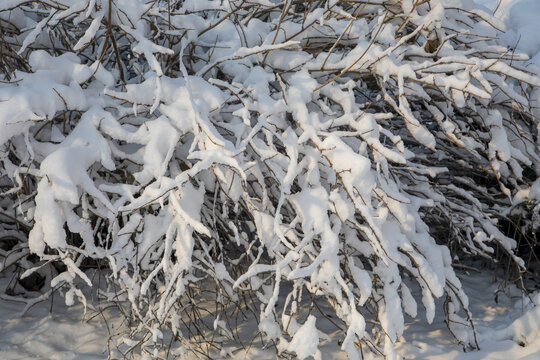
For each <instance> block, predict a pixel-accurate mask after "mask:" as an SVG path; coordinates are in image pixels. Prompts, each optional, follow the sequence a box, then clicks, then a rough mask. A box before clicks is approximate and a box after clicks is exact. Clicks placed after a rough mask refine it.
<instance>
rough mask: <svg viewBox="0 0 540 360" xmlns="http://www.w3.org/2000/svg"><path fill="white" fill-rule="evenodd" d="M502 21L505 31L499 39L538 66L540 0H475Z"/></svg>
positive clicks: (539, 58) (539, 59) (539, 56)
mask: <svg viewBox="0 0 540 360" xmlns="http://www.w3.org/2000/svg"><path fill="white" fill-rule="evenodd" d="M475 2H476V3H478V4H480V5H482V6H485V7H487V8H488V9H489V10H491V11H492V12H494V14H495V16H497V17H498V18H499V19H501V20H502V21H504V24H505V26H506V33H505V34H501V39H502V40H503V41H504V42H506V43H507V44H508V45H509V46H512V47H517V49H519V50H521V51H523V52H525V53H526V54H527V55H529V57H530V58H531V59H533V61H535V62H536V64H537V65H538V66H540V36H539V34H540V21H538V19H539V17H540V1H538V0H475Z"/></svg>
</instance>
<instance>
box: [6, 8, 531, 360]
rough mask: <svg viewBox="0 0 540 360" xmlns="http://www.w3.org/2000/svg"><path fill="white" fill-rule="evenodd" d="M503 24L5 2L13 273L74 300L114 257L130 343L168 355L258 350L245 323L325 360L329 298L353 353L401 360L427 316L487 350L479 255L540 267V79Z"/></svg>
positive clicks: (463, 15) (464, 18) (379, 13)
mask: <svg viewBox="0 0 540 360" xmlns="http://www.w3.org/2000/svg"><path fill="white" fill-rule="evenodd" d="M501 26H502V25H500V24H499V23H498V22H497V21H496V20H495V19H493V18H491V17H490V16H489V15H488V14H486V13H484V12H482V11H479V10H477V9H476V8H475V6H474V3H473V2H472V1H460V0H426V1H420V0H417V1H413V0H393V1H384V2H379V3H377V2H369V1H333V0H332V1H320V2H315V1H309V2H302V1H290V0H287V1H276V0H258V1H250V2H245V1H239V0H231V1H217V0H208V1H194V0H193V1H188V0H186V1H174V0H171V1H152V2H148V1H143V0H129V1H128V0H69V1H68V0H63V1H54V2H53V1H38V2H27V1H20V0H8V1H3V2H2V3H1V4H0V27H1V29H0V32H1V34H2V37H1V38H0V39H1V45H0V46H1V48H0V50H1V54H2V56H1V58H0V71H1V72H2V78H1V79H0V80H1V81H0V191H1V198H0V219H1V220H2V222H1V225H0V239H1V240H2V243H0V245H2V246H1V247H0V248H1V250H0V260H2V263H0V270H4V269H11V271H15V269H14V268H15V266H17V269H18V270H17V271H19V270H20V269H22V271H24V273H23V274H22V277H23V278H28V277H30V276H36V274H38V275H39V276H42V277H44V278H45V279H46V283H47V285H46V287H48V288H49V289H50V290H56V289H58V288H62V289H63V291H64V292H65V297H66V302H67V303H68V304H71V303H72V302H73V297H74V296H77V297H78V298H79V299H80V300H81V301H84V295H83V292H82V291H81V288H83V287H84V286H87V285H88V286H94V287H95V286H98V285H97V284H95V283H93V282H92V279H91V270H89V268H93V267H94V268H95V267H96V266H99V267H100V268H101V267H103V268H104V269H106V270H107V271H108V276H107V279H108V285H107V288H106V289H105V288H100V289H99V293H100V295H101V296H103V297H104V298H105V299H107V300H115V301H120V304H121V306H123V307H124V311H125V312H126V314H127V315H128V317H129V318H131V319H132V320H133V321H132V322H131V332H130V333H129V336H128V335H126V336H124V337H122V338H120V339H118V340H117V341H118V343H117V344H118V346H120V345H121V344H122V343H123V344H124V345H125V346H127V348H128V350H130V351H131V350H133V349H134V348H135V347H136V346H139V347H140V349H142V351H144V352H148V353H150V354H152V356H156V357H157V356H158V354H159V353H160V352H161V351H163V352H165V351H167V348H168V344H167V343H166V342H165V341H164V339H165V337H167V336H169V335H170V334H172V335H173V336H174V338H175V339H176V340H177V345H176V346H177V347H178V346H182V347H184V348H185V349H188V350H191V351H195V352H197V351H203V352H204V353H205V354H207V355H208V356H210V355H209V354H210V352H211V351H214V348H215V347H217V348H219V347H221V346H223V344H225V343H226V342H227V341H229V342H233V341H236V340H237V336H238V335H237V329H235V327H236V325H235V323H234V321H232V319H231V318H230V317H229V313H230V312H231V311H233V312H235V313H241V314H242V315H241V316H243V317H245V316H248V315H249V314H251V315H249V316H252V317H255V318H256V320H257V322H258V324H259V325H258V326H259V331H260V332H261V334H262V335H264V339H265V341H267V342H268V343H273V344H276V350H277V351H278V352H281V353H291V354H294V355H296V356H297V357H298V358H306V357H309V356H314V357H315V358H317V357H320V356H321V355H320V351H319V349H318V344H319V337H321V338H324V337H325V335H324V334H323V333H322V332H320V331H319V330H317V321H316V320H317V319H318V318H317V317H316V315H313V314H311V313H310V315H309V317H308V316H305V313H304V312H303V311H304V309H305V308H306V305H309V306H310V309H313V308H314V307H315V308H317V309H318V311H319V314H320V315H321V317H320V318H322V317H323V315H324V316H326V315H328V314H334V315H335V316H337V319H339V321H338V322H337V323H335V325H336V326H337V327H338V328H340V329H342V330H343V332H342V333H343V336H342V339H341V340H340V344H341V347H342V349H343V350H344V351H345V352H346V353H347V355H348V356H349V358H350V359H359V358H360V356H361V351H373V352H376V353H382V354H384V355H385V356H387V357H388V358H395V357H396V355H395V353H394V343H395V342H396V340H397V339H398V338H399V337H400V336H401V335H402V333H403V330H404V319H405V318H404V316H405V315H404V313H406V314H408V315H409V316H412V317H416V316H417V315H418V314H425V316H426V318H427V320H428V322H431V321H432V320H433V318H434V315H435V312H436V311H444V312H445V314H446V320H447V323H448V327H449V329H450V331H452V333H453V334H454V335H455V337H456V339H457V341H459V342H460V343H461V344H463V346H465V347H475V346H477V343H476V338H475V333H474V327H473V324H472V322H471V314H470V312H469V310H468V300H467V296H466V294H465V293H464V292H463V291H462V289H461V284H460V281H459V279H458V277H457V276H456V273H455V271H454V269H455V266H456V264H458V265H459V264H460V262H461V261H462V260H461V259H468V258H478V257H483V258H487V259H493V260H495V261H498V260H501V259H503V260H506V261H509V263H510V264H512V266H513V267H514V268H515V270H516V272H520V271H521V270H524V269H525V268H526V265H527V264H526V263H525V262H524V261H523V260H522V259H521V258H519V257H518V256H517V255H516V254H517V251H516V250H517V245H518V244H517V240H518V237H516V236H513V237H511V236H509V235H508V234H509V232H507V231H505V229H504V226H502V225H501V224H503V223H509V222H512V221H513V220H514V219H515V218H516V217H517V216H518V217H519V219H520V221H521V222H520V223H519V224H518V225H516V229H517V230H519V231H523V232H524V233H525V234H527V233H530V232H532V231H535V230H537V229H538V228H539V227H540V226H539V223H540V221H539V220H538V218H539V216H540V215H539V211H540V207H539V205H538V203H539V199H540V190H539V189H540V185H539V181H540V180H537V178H538V174H539V173H540V161H539V160H540V159H539V156H540V155H539V154H540V152H539V142H538V129H539V122H538V115H540V114H539V112H538V109H535V108H534V107H532V105H531V103H532V100H530V99H529V96H530V94H535V93H537V91H538V89H539V87H540V78H539V77H538V76H537V75H536V74H537V72H536V71H537V69H535V68H532V67H528V65H527V57H526V56H525V55H521V54H517V53H514V52H513V51H512V50H511V49H506V48H505V47H501V46H500V45H498V44H497V42H496V41H495V35H496V32H497V31H498V30H500V29H501ZM526 236H527V235H524V237H526ZM519 239H521V238H519ZM497 252H498V253H502V254H504V255H503V256H501V255H496V253H497ZM29 253H32V255H29ZM36 256H37V257H36ZM409 279H410V280H409ZM80 280H82V282H81V281H80ZM84 282H85V283H86V284H87V285H84ZM413 293H414V294H419V296H415V295H413ZM436 299H444V306H443V309H437V308H436V305H435V304H436V302H435V300H436ZM417 301H419V302H421V304H417ZM208 303H210V304H211V305H205V304H208ZM324 303H326V305H324ZM419 306H420V307H423V308H424V309H425V311H420V310H421V309H419ZM201 309H202V311H208V309H212V312H211V313H208V314H207V313H204V315H203V313H202V312H201ZM314 313H315V311H314ZM186 321H187V322H186ZM204 332H207V333H208V332H209V333H212V334H213V335H212V339H214V335H216V340H215V343H214V342H213V341H214V340H212V343H211V344H212V345H211V346H208V347H206V348H205V347H204V346H203V347H201V346H199V345H198V342H199V341H200V339H202V338H204V336H205V335H204ZM167 334H169V335H167ZM305 338H309V339H310V341H309V342H307V343H306V342H304V340H303V339H305ZM299 344H302V346H299ZM201 349H202V350H201Z"/></svg>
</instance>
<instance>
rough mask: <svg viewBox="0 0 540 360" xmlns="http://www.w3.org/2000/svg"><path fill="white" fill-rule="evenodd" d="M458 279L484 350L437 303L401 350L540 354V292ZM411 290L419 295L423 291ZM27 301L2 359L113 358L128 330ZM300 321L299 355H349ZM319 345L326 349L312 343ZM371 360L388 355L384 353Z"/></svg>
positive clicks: (93, 307) (256, 353)
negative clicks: (473, 346) (461, 337)
mask: <svg viewBox="0 0 540 360" xmlns="http://www.w3.org/2000/svg"><path fill="white" fill-rule="evenodd" d="M460 278H461V281H462V283H463V288H464V290H465V291H466V292H467V294H468V295H469V300H470V303H471V310H472V312H473V318H474V322H475V326H476V329H477V332H478V343H479V345H480V350H479V351H467V352H464V351H463V349H462V348H461V347H460V346H459V345H457V344H456V342H455V340H454V339H453V337H452V336H451V334H450V332H449V331H448V330H447V328H446V324H445V323H444V314H443V313H442V311H441V309H442V307H437V313H436V315H435V319H434V321H433V323H432V324H431V325H428V324H427V322H426V321H425V320H423V319H422V316H420V317H418V318H416V319H412V318H410V317H407V318H406V319H405V320H406V324H405V327H406V331H405V337H404V338H403V337H402V338H400V339H399V340H398V342H397V349H398V354H399V355H400V356H402V358H403V359H418V360H510V359H512V360H537V359H540V293H538V292H537V293H535V294H532V295H531V296H529V297H527V296H525V295H523V293H521V292H520V291H519V290H518V289H516V288H515V287H513V286H510V287H508V288H507V289H505V290H501V287H500V282H499V281H494V279H493V278H492V274H491V273H490V272H487V271H486V272H484V273H473V274H472V273H471V274H469V273H464V272H462V273H460ZM8 281H9V279H8V278H7V277H0V286H2V288H3V287H5V286H6V285H7V282H8ZM412 292H413V296H414V297H416V298H418V296H419V292H418V291H414V290H413V291H412ZM23 307H24V306H23V304H21V303H16V302H11V301H6V300H2V299H0V329H1V331H0V359H3V360H19V359H20V360H22V359H43V360H45V359H57V360H75V359H77V360H87V359H88V360H90V359H107V341H108V339H109V333H117V332H119V331H121V330H122V326H121V322H122V319H121V317H120V315H119V314H118V312H116V311H114V309H111V308H109V309H107V310H106V311H104V312H103V316H102V315H101V314H99V313H98V310H100V309H103V308H105V305H104V304H99V303H94V304H90V305H89V306H88V309H87V312H86V314H84V307H83V305H82V304H76V305H74V306H72V307H70V308H66V307H65V305H64V301H63V299H61V298H60V296H59V295H58V294H57V295H55V299H54V303H53V307H52V312H50V308H51V303H50V300H47V301H44V302H41V303H38V304H37V305H35V306H34V307H32V308H31V309H30V310H29V312H28V313H27V314H26V315H24V316H22V317H21V316H20V315H19V314H20V312H21V311H22V310H23ZM295 326H300V327H299V328H298V329H296V332H294V333H293V335H298V334H300V333H302V332H305V333H309V336H308V338H307V339H309V340H310V341H308V342H305V341H304V342H302V341H299V339H300V336H292V339H291V341H290V342H289V343H288V344H284V345H283V344H282V346H284V347H287V348H288V349H290V350H291V352H293V353H294V352H296V354H297V355H298V356H299V358H302V359H318V358H321V359H336V360H345V359H347V356H346V354H345V353H344V352H343V351H341V350H340V349H339V348H338V347H337V346H336V345H335V342H331V341H330V340H331V339H333V338H337V337H339V335H338V333H339V331H338V330H336V328H335V327H333V325H331V324H330V323H329V322H327V321H325V320H324V319H317V328H315V318H314V317H313V316H309V317H307V318H306V319H302V321H300V324H296V323H295ZM291 328H292V327H291ZM242 329H243V330H242V332H243V333H245V334H250V335H251V336H253V334H256V333H257V324H256V323H255V321H251V322H248V323H245V324H243V325H242ZM291 332H292V331H291ZM317 334H318V339H317ZM334 340H335V339H334ZM317 343H319V344H320V351H321V354H318V353H317V351H316V347H314V346H316V345H315V344H317ZM332 343H333V344H334V345H332ZM135 358H136V359H143V358H142V357H141V356H136V357H135ZM215 358H216V359H234V360H248V359H252V360H254V359H257V360H270V359H275V358H276V354H275V351H274V350H273V348H271V347H270V348H267V349H262V348H261V346H260V345H259V346H252V347H251V348H250V349H249V351H247V352H246V351H244V350H235V349H234V348H233V347H231V348H229V351H224V352H222V353H221V354H220V355H216V357H215ZM365 358H366V359H370V360H383V357H382V356H380V357H379V356H374V357H373V356H371V357H370V356H366V357H365ZM180 359H181V357H180ZM191 359H196V357H194V356H192V355H190V354H189V353H188V354H187V356H186V360H191Z"/></svg>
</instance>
